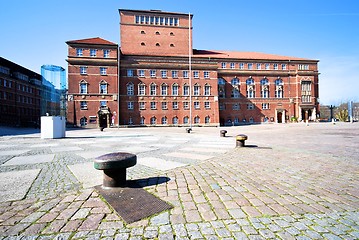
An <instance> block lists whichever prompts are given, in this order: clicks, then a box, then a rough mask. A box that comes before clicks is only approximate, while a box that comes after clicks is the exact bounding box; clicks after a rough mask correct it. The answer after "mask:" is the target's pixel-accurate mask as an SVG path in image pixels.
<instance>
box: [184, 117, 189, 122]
mask: <svg viewBox="0 0 359 240" xmlns="http://www.w3.org/2000/svg"><path fill="white" fill-rule="evenodd" d="M188 120H189V118H188V117H187V116H186V117H184V118H183V123H184V124H188Z"/></svg>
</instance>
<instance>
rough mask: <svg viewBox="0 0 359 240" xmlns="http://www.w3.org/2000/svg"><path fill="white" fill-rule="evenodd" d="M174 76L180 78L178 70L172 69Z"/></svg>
mask: <svg viewBox="0 0 359 240" xmlns="http://www.w3.org/2000/svg"><path fill="white" fill-rule="evenodd" d="M172 78H178V71H177V70H172Z"/></svg>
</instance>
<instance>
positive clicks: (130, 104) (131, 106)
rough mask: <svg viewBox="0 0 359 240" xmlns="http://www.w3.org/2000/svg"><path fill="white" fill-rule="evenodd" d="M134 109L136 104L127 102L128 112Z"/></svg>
mask: <svg viewBox="0 0 359 240" xmlns="http://www.w3.org/2000/svg"><path fill="white" fill-rule="evenodd" d="M133 109H134V103H133V102H132V101H131V102H127V110H133Z"/></svg>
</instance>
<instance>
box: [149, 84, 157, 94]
mask: <svg viewBox="0 0 359 240" xmlns="http://www.w3.org/2000/svg"><path fill="white" fill-rule="evenodd" d="M156 94H157V93H156V85H155V84H151V86H150V95H151V96H155V95H156Z"/></svg>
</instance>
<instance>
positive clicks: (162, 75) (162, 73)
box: [161, 70, 167, 78]
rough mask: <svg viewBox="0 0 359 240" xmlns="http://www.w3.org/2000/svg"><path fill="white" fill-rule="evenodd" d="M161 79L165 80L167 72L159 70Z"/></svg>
mask: <svg viewBox="0 0 359 240" xmlns="http://www.w3.org/2000/svg"><path fill="white" fill-rule="evenodd" d="M161 77H162V78H167V70H161Z"/></svg>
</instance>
